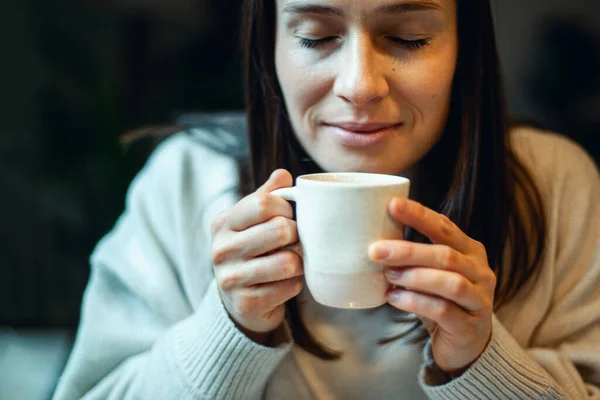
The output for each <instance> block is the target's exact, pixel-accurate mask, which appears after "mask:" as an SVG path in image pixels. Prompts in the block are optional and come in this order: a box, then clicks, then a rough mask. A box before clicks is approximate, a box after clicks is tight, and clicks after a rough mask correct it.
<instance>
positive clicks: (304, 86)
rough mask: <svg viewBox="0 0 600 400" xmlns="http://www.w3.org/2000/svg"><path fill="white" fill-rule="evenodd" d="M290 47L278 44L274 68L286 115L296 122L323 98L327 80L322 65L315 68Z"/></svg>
mask: <svg viewBox="0 0 600 400" xmlns="http://www.w3.org/2000/svg"><path fill="white" fill-rule="evenodd" d="M294 46H296V47H297V44H296V43H295V42H293V39H284V40H282V41H278V44H277V46H276V51H275V67H276V71H277V79H278V80H279V85H280V87H281V91H282V92H283V97H284V100H285V103H286V106H287V109H288V114H289V115H290V118H292V120H293V121H295V122H297V121H298V119H299V118H302V117H303V116H304V114H305V113H306V112H308V111H309V110H310V109H311V107H313V106H314V105H316V104H317V103H319V101H320V100H321V99H322V98H323V97H325V96H326V95H327V93H328V92H329V89H330V86H331V85H330V81H331V79H330V78H329V77H330V71H328V69H327V66H326V65H322V64H321V65H317V64H316V63H314V60H312V58H314V57H311V56H310V54H309V53H308V52H306V51H304V49H302V48H294Z"/></svg>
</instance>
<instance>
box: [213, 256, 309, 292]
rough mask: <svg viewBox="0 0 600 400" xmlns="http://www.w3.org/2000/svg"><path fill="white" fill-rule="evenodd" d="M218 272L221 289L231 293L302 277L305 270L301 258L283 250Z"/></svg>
mask: <svg viewBox="0 0 600 400" xmlns="http://www.w3.org/2000/svg"><path fill="white" fill-rule="evenodd" d="M216 272H217V275H218V276H217V280H218V281H219V286H220V287H221V289H223V290H224V291H229V290H232V289H235V288H241V287H247V286H253V285H260V284H265V283H270V282H277V281H283V280H286V279H290V278H295V277H297V276H302V274H303V273H304V268H303V265H302V260H301V259H300V257H298V256H297V255H296V254H294V253H292V252H291V251H285V250H282V251H278V252H276V253H273V254H270V255H268V256H264V257H257V258H254V259H252V260H250V261H248V262H245V263H243V264H238V265H231V266H227V267H225V268H222V269H218V270H217V271H216Z"/></svg>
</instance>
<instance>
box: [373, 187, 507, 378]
mask: <svg viewBox="0 0 600 400" xmlns="http://www.w3.org/2000/svg"><path fill="white" fill-rule="evenodd" d="M389 212H390V214H391V216H392V217H393V218H394V219H395V220H396V221H397V222H398V223H400V224H404V225H407V226H410V227H412V228H414V229H416V230H417V231H419V232H421V233H422V234H424V235H425V236H427V237H428V238H429V239H430V240H431V242H432V243H433V244H422V243H413V242H408V241H404V240H382V241H377V242H375V243H373V244H372V245H371V247H370V248H369V256H370V257H371V259H372V260H373V261H375V262H377V263H380V264H384V265H385V266H386V276H387V278H388V280H389V281H390V282H391V283H393V284H395V285H397V286H400V288H397V289H391V290H390V291H389V293H388V302H389V303H390V304H391V305H393V306H394V307H396V308H398V309H400V310H403V311H406V312H410V313H414V314H416V315H417V316H418V317H419V318H420V319H421V321H423V324H424V325H425V327H426V328H427V330H428V331H429V334H430V336H431V350H432V353H433V357H434V359H435V362H436V364H437V365H438V366H439V367H440V368H441V369H442V370H443V371H445V372H446V373H448V374H449V375H450V376H452V377H456V376H459V375H460V374H462V372H464V371H465V370H466V369H467V368H468V367H469V366H470V365H471V364H472V363H473V362H474V361H475V360H476V359H477V358H478V357H479V355H480V354H481V353H482V352H483V350H484V349H485V348H486V346H487V344H488V341H489V339H490V337H491V332H492V313H493V304H494V289H495V287H496V276H495V274H494V272H493V271H492V270H491V269H490V267H489V265H488V260H487V253H486V250H485V247H484V246H483V245H482V244H481V243H480V242H477V241H475V240H473V239H471V238H470V237H468V236H467V235H466V234H465V233H464V232H462V231H461V230H460V229H459V228H458V227H457V226H456V225H455V224H454V223H453V222H452V221H450V220H449V219H448V218H447V217H446V216H444V215H441V214H438V213H437V212H435V211H433V210H431V209H429V208H427V207H424V206H422V205H421V204H419V203H417V202H414V201H412V200H408V199H401V198H395V199H394V200H392V202H391V203H390V207H389Z"/></svg>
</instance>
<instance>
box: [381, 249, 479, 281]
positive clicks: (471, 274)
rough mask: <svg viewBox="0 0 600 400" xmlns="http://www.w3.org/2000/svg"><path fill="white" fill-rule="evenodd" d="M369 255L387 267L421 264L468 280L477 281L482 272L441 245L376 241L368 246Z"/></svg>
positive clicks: (468, 259)
mask: <svg viewBox="0 0 600 400" xmlns="http://www.w3.org/2000/svg"><path fill="white" fill-rule="evenodd" d="M369 257H370V258H371V259H372V260H373V261H375V262H376V263H379V264H384V265H387V266H391V267H403V266H414V265H422V266H425V267H430V268H436V269H441V270H445V271H453V272H457V273H459V274H461V275H464V276H465V277H466V278H467V279H468V280H470V281H471V282H478V281H479V280H480V278H481V276H482V273H483V272H482V271H480V267H478V266H477V265H475V263H474V262H473V261H472V260H471V258H469V257H467V256H465V255H464V254H462V253H460V252H458V251H456V250H454V249H453V248H452V247H449V246H445V245H431V244H424V243H414V242H408V241H406V240H380V241H377V242H374V243H373V244H371V246H369Z"/></svg>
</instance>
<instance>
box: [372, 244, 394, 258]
mask: <svg viewBox="0 0 600 400" xmlns="http://www.w3.org/2000/svg"><path fill="white" fill-rule="evenodd" d="M389 255H390V249H389V248H388V247H387V246H383V245H377V244H376V245H372V246H371V258H373V259H374V260H383V259H385V258H387V257H388V256H389Z"/></svg>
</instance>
